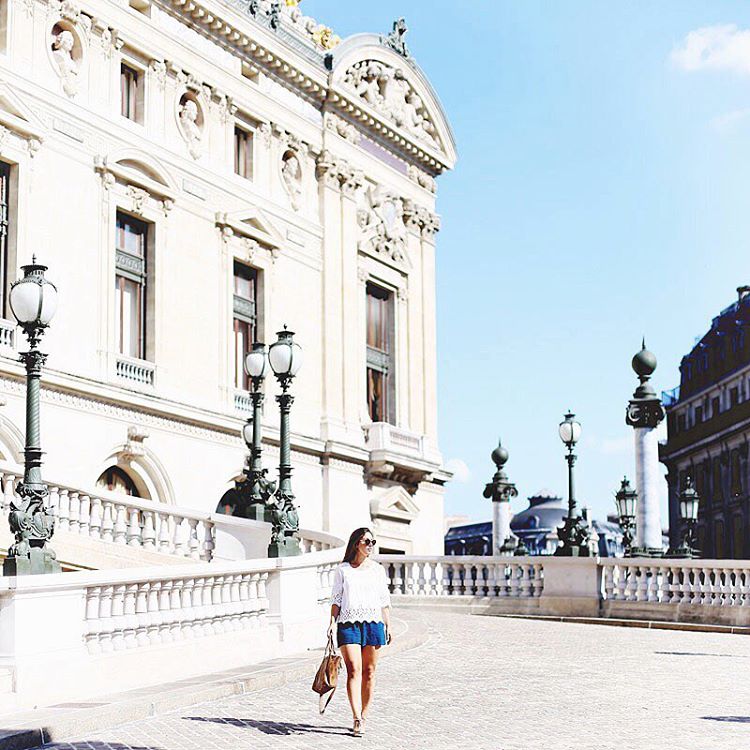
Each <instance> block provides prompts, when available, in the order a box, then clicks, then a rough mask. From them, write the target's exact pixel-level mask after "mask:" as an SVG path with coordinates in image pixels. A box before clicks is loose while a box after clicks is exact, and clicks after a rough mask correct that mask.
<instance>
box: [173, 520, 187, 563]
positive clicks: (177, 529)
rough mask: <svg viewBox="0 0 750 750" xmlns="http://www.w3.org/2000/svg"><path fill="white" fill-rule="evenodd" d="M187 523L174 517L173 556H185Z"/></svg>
mask: <svg viewBox="0 0 750 750" xmlns="http://www.w3.org/2000/svg"><path fill="white" fill-rule="evenodd" d="M186 534H187V523H186V519H185V518H180V517H179V516H174V536H173V540H174V544H173V549H174V553H175V555H185V554H186V552H187V539H186Z"/></svg>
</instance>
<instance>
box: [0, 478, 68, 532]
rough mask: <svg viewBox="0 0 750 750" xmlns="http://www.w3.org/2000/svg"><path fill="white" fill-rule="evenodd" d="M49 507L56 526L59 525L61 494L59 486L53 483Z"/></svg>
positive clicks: (48, 502)
mask: <svg viewBox="0 0 750 750" xmlns="http://www.w3.org/2000/svg"><path fill="white" fill-rule="evenodd" d="M0 505H2V500H0ZM47 507H48V508H49V510H50V513H51V514H52V518H54V519H55V526H58V520H57V519H58V518H59V517H60V494H59V491H58V488H57V487H56V486H55V485H54V484H51V485H49V499H48V500H47Z"/></svg>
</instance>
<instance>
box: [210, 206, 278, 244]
mask: <svg viewBox="0 0 750 750" xmlns="http://www.w3.org/2000/svg"><path fill="white" fill-rule="evenodd" d="M216 226H218V227H219V228H220V229H222V231H224V232H226V231H227V230H231V233H232V234H234V235H237V236H239V237H245V238H248V239H251V240H255V241H256V242H258V243H259V244H260V245H263V246H264V247H267V248H271V249H273V250H279V249H280V248H281V247H282V245H283V244H284V237H283V235H282V234H281V232H280V231H279V230H278V229H277V228H276V227H275V226H274V224H273V223H272V222H271V221H270V219H268V217H267V216H266V215H265V214H264V213H263V212H262V211H261V210H260V209H259V208H256V207H252V208H249V209H242V210H241V211H234V212H231V213H228V212H218V213H217V214H216Z"/></svg>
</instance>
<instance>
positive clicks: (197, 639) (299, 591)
mask: <svg viewBox="0 0 750 750" xmlns="http://www.w3.org/2000/svg"><path fill="white" fill-rule="evenodd" d="M343 551H344V550H343V547H337V548H334V549H329V550H325V551H322V552H311V553H309V554H306V555H300V556H297V557H291V558H276V559H262V560H247V561H240V562H230V563H220V562H217V561H214V562H212V563H210V564H209V563H206V562H197V563H193V564H188V565H185V566H179V567H169V568H164V567H163V566H160V567H156V568H143V569H140V570H137V569H136V570H133V569H129V570H118V571H110V570H107V571H104V570H101V571H81V572H72V573H60V574H55V575H47V576H23V577H19V578H5V579H3V578H0V669H6V670H10V671H12V673H13V680H12V684H13V685H15V689H14V692H13V694H12V695H7V696H6V695H2V696H0V704H3V705H5V706H7V705H13V706H15V707H16V708H21V707H24V706H27V705H29V704H32V703H42V702H56V701H59V700H63V699H65V700H70V699H75V698H83V697H86V696H91V695H95V694H97V693H100V692H105V691H108V692H111V691H113V690H128V689H132V688H136V687H143V686H146V685H149V684H154V683H157V682H164V681H168V680H178V679H186V678H189V677H192V676H194V675H198V674H205V673H206V672H210V671H217V672H218V671H221V670H224V669H230V668H236V667H238V666H241V665H247V664H252V663H254V662H258V661H263V660H266V659H271V658H275V657H277V656H282V655H285V654H288V653H294V652H300V651H304V650H305V649H308V648H315V647H320V646H322V645H323V643H324V640H325V631H326V625H327V621H328V612H329V609H330V603H329V598H330V593H331V583H332V580H333V571H334V570H335V568H336V566H337V565H338V564H339V562H340V560H341V558H342V556H343ZM50 674H54V676H55V679H54V680H50V679H49V675H50ZM0 713H2V709H0Z"/></svg>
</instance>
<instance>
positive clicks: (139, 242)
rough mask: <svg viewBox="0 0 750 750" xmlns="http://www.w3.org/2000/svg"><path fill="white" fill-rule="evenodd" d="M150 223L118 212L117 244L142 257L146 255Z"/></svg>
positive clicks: (127, 251)
mask: <svg viewBox="0 0 750 750" xmlns="http://www.w3.org/2000/svg"><path fill="white" fill-rule="evenodd" d="M147 236H148V224H146V222H144V221H138V219H134V218H133V217H132V216H128V215H127V214H122V213H118V214H117V231H116V245H117V249H118V250H122V251H124V252H126V253H130V254H131V255H137V256H138V257H140V258H145V257H146V238H147Z"/></svg>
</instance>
